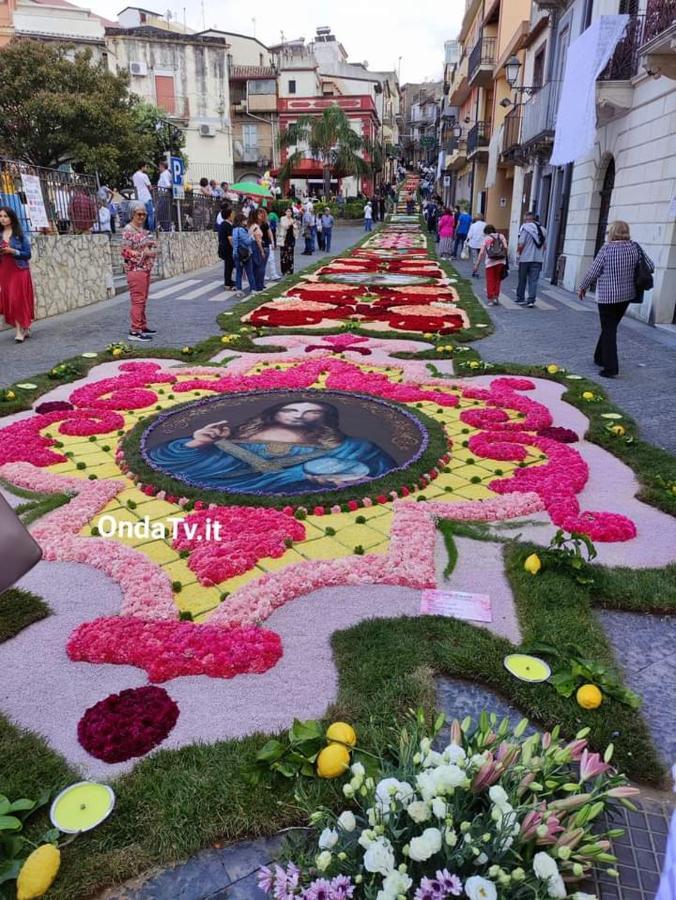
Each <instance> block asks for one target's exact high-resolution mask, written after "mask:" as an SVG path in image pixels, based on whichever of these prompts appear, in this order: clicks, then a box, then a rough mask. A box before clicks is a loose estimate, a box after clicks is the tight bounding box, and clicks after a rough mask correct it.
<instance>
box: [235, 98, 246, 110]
mask: <svg viewBox="0 0 676 900" xmlns="http://www.w3.org/2000/svg"><path fill="white" fill-rule="evenodd" d="M246 111H247V105H246V100H240V101H239V103H236V104H235V112H246Z"/></svg>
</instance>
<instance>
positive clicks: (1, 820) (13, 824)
mask: <svg viewBox="0 0 676 900" xmlns="http://www.w3.org/2000/svg"><path fill="white" fill-rule="evenodd" d="M22 826H23V822H22V821H21V819H17V817H16V816H0V831H18V830H19V829H20V828H22Z"/></svg>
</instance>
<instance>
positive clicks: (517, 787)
mask: <svg viewBox="0 0 676 900" xmlns="http://www.w3.org/2000/svg"><path fill="white" fill-rule="evenodd" d="M443 722H444V719H443V716H440V717H439V718H438V719H437V721H436V723H435V725H434V728H433V729H432V730H431V733H430V732H429V731H428V730H427V729H426V728H425V719H424V715H423V714H422V713H421V712H419V713H418V714H417V716H416V717H415V720H414V721H413V722H412V723H411V724H409V725H407V726H406V727H404V728H403V729H402V730H401V732H399V733H398V735H397V740H396V742H395V743H394V744H393V745H392V746H391V747H389V748H387V750H385V751H384V752H383V753H382V754H381V755H380V762H379V764H378V765H371V764H370V763H368V762H367V763H366V767H365V765H364V764H362V763H361V762H355V763H354V764H353V765H352V766H351V767H350V770H349V771H348V773H347V775H346V780H345V781H344V783H343V784H342V795H343V798H346V799H347V800H348V801H350V805H351V808H350V809H344V810H342V811H340V812H338V814H336V812H335V811H333V810H329V809H325V808H322V809H319V810H315V811H314V812H313V813H312V815H311V817H310V821H311V824H312V826H313V827H315V828H318V829H319V830H320V834H319V837H318V839H316V838H314V839H312V843H311V846H310V847H309V848H308V850H307V852H306V853H303V854H300V855H298V854H297V858H296V860H295V862H291V863H287V865H286V866H285V867H283V866H281V865H275V866H273V867H265V868H263V869H261V870H260V873H259V884H260V886H261V888H262V889H263V890H264V891H266V892H267V893H268V894H269V895H271V896H273V897H274V898H275V900H285V898H292V897H300V898H303V900H345V898H355V900H359V898H363V900H402V898H403V900H406V898H413V900H447V898H451V897H465V898H469V900H497V898H500V900H537V898H542V900H544V898H548V897H553V898H559V897H560V898H565V897H573V898H577V900H587V898H589V900H592V898H590V895H587V894H582V893H580V892H579V891H577V890H576V888H575V885H576V884H577V883H578V882H579V881H581V880H582V879H583V878H584V877H585V876H586V875H587V874H588V873H589V871H590V869H591V868H592V866H594V865H606V866H610V868H609V869H608V871H609V872H611V873H615V874H616V872H615V870H614V869H613V868H612V865H613V863H614V862H615V857H614V856H613V855H612V853H610V852H609V851H610V840H611V839H612V838H614V837H619V836H620V835H621V834H622V833H623V832H622V830H621V829H610V830H607V829H604V828H601V827H600V825H599V817H600V816H601V815H602V814H603V813H604V812H606V811H607V810H609V809H611V808H612V807H613V805H614V804H616V803H622V804H624V805H627V806H629V807H632V804H631V801H630V800H629V799H628V798H629V797H630V796H632V795H634V794H636V793H638V791H637V790H636V789H635V788H633V787H630V786H628V784H627V780H626V778H625V777H624V776H623V775H620V774H619V773H617V772H616V771H615V770H614V769H613V768H612V767H611V765H610V760H611V758H612V752H613V748H612V745H610V746H609V747H608V749H607V750H606V752H605V754H604V755H603V757H601V756H600V755H599V754H598V753H591V752H590V751H589V749H588V747H587V742H586V740H585V738H586V734H587V730H586V729H585V730H583V731H581V732H580V733H579V734H578V735H577V736H576V738H575V739H574V740H572V741H564V740H562V739H561V738H560V737H559V733H558V728H555V729H554V730H553V731H552V732H545V733H544V734H540V733H535V734H530V736H525V732H526V729H527V726H528V722H527V721H526V720H525V719H524V720H522V721H521V722H520V723H519V724H518V725H517V727H516V728H513V729H512V728H511V727H510V725H509V722H508V720H507V719H504V720H503V721H502V722H500V723H499V724H498V721H497V717H496V716H495V715H494V714H491V715H488V714H486V713H482V715H481V717H480V719H479V723H478V726H477V727H475V726H474V723H473V722H472V721H471V720H470V719H466V720H465V721H463V722H462V723H459V722H457V721H454V722H453V723H452V724H451V728H450V735H449V739H448V743H447V744H446V745H445V746H444V742H442V741H440V740H439V738H440V731H441V728H442V727H443ZM339 805H340V804H339ZM632 808H633V807H632Z"/></svg>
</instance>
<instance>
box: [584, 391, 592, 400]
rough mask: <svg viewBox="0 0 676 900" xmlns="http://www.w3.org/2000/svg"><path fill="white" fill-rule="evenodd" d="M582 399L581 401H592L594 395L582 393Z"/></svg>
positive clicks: (586, 392)
mask: <svg viewBox="0 0 676 900" xmlns="http://www.w3.org/2000/svg"><path fill="white" fill-rule="evenodd" d="M582 399H583V400H593V399H594V395H593V394H592V392H591V391H583V392H582Z"/></svg>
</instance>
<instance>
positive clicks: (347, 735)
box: [326, 722, 357, 747]
mask: <svg viewBox="0 0 676 900" xmlns="http://www.w3.org/2000/svg"><path fill="white" fill-rule="evenodd" d="M326 737H327V739H328V740H329V741H340V742H341V743H342V744H349V745H350V747H354V745H355V744H356V743H357V733H356V731H355V730H354V728H353V727H352V726H351V725H348V724H347V722H334V723H333V724H332V725H329V727H328V728H327V730H326Z"/></svg>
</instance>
